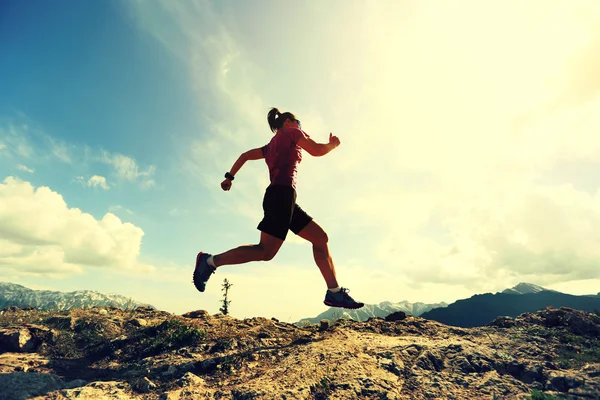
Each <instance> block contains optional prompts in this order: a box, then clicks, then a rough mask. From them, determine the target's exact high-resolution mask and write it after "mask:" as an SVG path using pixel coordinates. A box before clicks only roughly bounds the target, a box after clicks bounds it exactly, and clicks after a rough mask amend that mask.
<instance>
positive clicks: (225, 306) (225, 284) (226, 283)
mask: <svg viewBox="0 0 600 400" xmlns="http://www.w3.org/2000/svg"><path fill="white" fill-rule="evenodd" d="M232 286H233V284H231V283H229V281H228V280H227V278H225V279H224V280H223V289H221V290H222V291H224V292H225V293H224V294H223V297H224V298H223V300H221V303H223V306H222V307H221V308H220V309H219V311H221V312H222V313H223V315H228V314H229V304H230V303H231V301H230V300H227V294H228V293H229V288H230V287H232Z"/></svg>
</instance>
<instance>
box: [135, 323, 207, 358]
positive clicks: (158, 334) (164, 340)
mask: <svg viewBox="0 0 600 400" xmlns="http://www.w3.org/2000/svg"><path fill="white" fill-rule="evenodd" d="M204 339H206V331H204V330H201V329H199V328H197V327H195V326H192V325H187V324H184V323H183V322H181V321H180V320H178V319H169V320H166V321H164V322H163V323H161V324H160V325H158V326H152V327H149V328H146V329H142V330H139V331H137V332H136V334H135V335H134V336H133V337H132V338H131V343H133V346H131V347H130V348H128V349H127V353H128V354H129V355H130V356H129V358H133V359H135V358H139V357H148V356H151V355H155V354H158V353H160V352H164V351H169V350H172V349H176V348H181V347H184V346H189V345H192V344H195V343H198V342H201V341H203V340H204Z"/></svg>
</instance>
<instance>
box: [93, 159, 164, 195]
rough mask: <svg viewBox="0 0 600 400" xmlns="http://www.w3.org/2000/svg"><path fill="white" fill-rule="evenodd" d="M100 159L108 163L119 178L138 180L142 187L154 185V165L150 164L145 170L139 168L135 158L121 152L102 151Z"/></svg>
mask: <svg viewBox="0 0 600 400" xmlns="http://www.w3.org/2000/svg"><path fill="white" fill-rule="evenodd" d="M100 160H101V161H102V162H103V163H105V164H108V165H111V166H112V167H113V168H114V170H115V173H116V174H117V177H118V178H119V179H121V180H124V181H128V182H137V181H140V187H141V188H143V189H149V188H152V187H155V186H156V182H155V180H154V174H155V173H156V166H154V165H150V166H148V167H147V168H146V169H145V170H140V167H139V166H138V164H137V162H136V161H135V159H133V158H132V157H129V156H125V155H122V154H118V153H117V154H111V153H109V152H106V151H104V152H102V157H101V158H100Z"/></svg>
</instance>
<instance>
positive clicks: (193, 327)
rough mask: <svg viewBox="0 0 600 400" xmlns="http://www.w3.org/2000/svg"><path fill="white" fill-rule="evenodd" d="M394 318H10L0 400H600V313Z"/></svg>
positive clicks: (82, 314) (0, 327)
mask: <svg viewBox="0 0 600 400" xmlns="http://www.w3.org/2000/svg"><path fill="white" fill-rule="evenodd" d="M387 319H389V320H386V319H380V318H377V319H371V320H369V321H367V322H355V321H350V320H338V321H336V322H334V323H328V322H327V321H323V322H322V323H321V324H319V325H311V326H307V327H298V326H295V325H292V324H287V323H282V322H279V321H277V320H275V319H265V318H249V319H244V320H238V319H234V318H231V317H229V316H224V315H221V314H217V315H209V314H208V313H207V312H205V311H202V310H199V311H194V312H190V313H187V314H184V315H183V316H178V315H173V314H169V313H166V312H162V311H157V310H153V309H150V308H143V307H142V308H138V309H136V310H129V311H123V310H121V309H118V308H110V307H108V308H105V307H103V308H99V307H98V308H93V309H89V310H71V311H65V312H41V311H36V310H21V309H17V308H11V309H6V310H4V311H2V312H0V399H31V398H35V399H72V398H78V399H438V398H441V399H467V398H475V397H479V398H482V399H519V398H522V399H526V398H533V399H552V398H572V399H600V317H599V316H598V315H595V314H590V313H585V312H581V311H576V310H572V309H568V308H561V309H554V308H548V309H546V310H543V311H540V312H537V313H535V314H523V315H521V316H519V317H518V318H515V319H511V318H498V319H496V320H495V321H494V322H493V323H491V324H490V325H489V326H486V327H480V328H469V329H465V328H456V327H451V326H446V325H442V324H440V323H437V322H434V321H428V320H425V319H422V318H416V317H412V316H404V315H403V314H401V313H399V314H396V315H392V316H389V317H388V318H387Z"/></svg>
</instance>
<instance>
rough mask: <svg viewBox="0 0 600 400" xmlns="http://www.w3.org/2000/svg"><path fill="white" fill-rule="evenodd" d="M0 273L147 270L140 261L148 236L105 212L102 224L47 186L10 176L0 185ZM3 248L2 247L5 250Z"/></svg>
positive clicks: (101, 220)
mask: <svg viewBox="0 0 600 400" xmlns="http://www.w3.org/2000/svg"><path fill="white" fill-rule="evenodd" d="M0 234H1V236H2V240H3V241H4V242H6V243H8V244H10V246H7V247H6V249H9V250H4V251H3V252H0V268H2V269H6V270H10V271H12V272H13V273H15V272H16V273H23V274H37V275H45V274H73V273H78V272H82V271H83V269H84V268H86V267H89V266H95V267H102V268H124V269H130V270H148V269H151V268H152V267H150V266H148V265H144V264H142V263H140V261H139V260H138V257H139V254H140V248H141V241H142V236H143V235H144V232H143V231H142V229H140V228H139V227H136V226H134V225H133V224H131V223H123V222H121V220H120V219H119V218H118V217H116V216H115V215H114V214H111V213H107V214H106V215H104V217H103V218H102V219H100V220H96V219H95V218H94V217H93V216H92V215H90V214H87V213H84V212H82V211H81V210H79V209H77V208H69V207H68V206H67V204H66V203H65V201H64V199H63V198H62V196H61V195H60V194H58V193H56V192H53V191H52V190H50V189H49V188H48V187H39V188H34V187H33V186H32V185H31V184H30V183H28V182H23V181H20V180H18V179H15V178H13V177H8V178H6V179H5V180H4V183H3V184H0ZM3 247H4V246H3Z"/></svg>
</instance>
